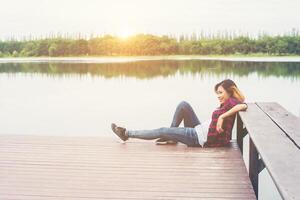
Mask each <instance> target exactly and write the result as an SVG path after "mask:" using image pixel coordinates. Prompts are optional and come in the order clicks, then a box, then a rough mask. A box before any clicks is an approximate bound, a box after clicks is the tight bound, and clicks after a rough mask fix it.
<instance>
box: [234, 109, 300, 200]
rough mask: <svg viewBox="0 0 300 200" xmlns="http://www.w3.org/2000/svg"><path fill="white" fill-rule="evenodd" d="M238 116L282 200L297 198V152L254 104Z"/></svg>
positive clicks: (299, 178)
mask: <svg viewBox="0 0 300 200" xmlns="http://www.w3.org/2000/svg"><path fill="white" fill-rule="evenodd" d="M239 115H240V116H241V119H242V121H243V123H244V124H245V126H246V127H247V130H248V132H249V135H250V137H251V138H252V141H253V143H254V144H255V146H256V148H257V150H258V152H259V154H260V156H261V158H262V160H263V162H264V163H265V165H266V168H267V169H268V171H269V173H270V175H271V177H272V179H273V181H274V183H275V185H276V186H277V188H278V190H279V192H280V194H281V195H282V197H283V198H284V199H299V198H300V190H299V185H300V156H299V155H300V154H299V149H298V148H297V147H296V146H295V145H294V144H293V143H292V142H291V140H290V139H289V138H288V137H287V136H286V135H285V134H284V133H283V132H282V130H280V129H279V128H278V126H277V125H276V124H274V122H273V121H272V120H271V119H270V118H269V117H268V116H267V115H266V114H265V113H264V112H262V110H261V109H260V108H259V107H258V106H257V105H256V104H254V103H249V104H248V109H247V111H246V112H239Z"/></svg>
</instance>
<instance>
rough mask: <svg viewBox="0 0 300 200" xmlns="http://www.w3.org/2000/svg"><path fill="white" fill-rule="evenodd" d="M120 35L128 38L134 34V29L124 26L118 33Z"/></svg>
mask: <svg viewBox="0 0 300 200" xmlns="http://www.w3.org/2000/svg"><path fill="white" fill-rule="evenodd" d="M118 35H119V37H120V38H122V39H127V38H128V37H130V36H133V35H134V31H133V30H132V29H130V28H123V29H122V30H120V32H119V33H118Z"/></svg>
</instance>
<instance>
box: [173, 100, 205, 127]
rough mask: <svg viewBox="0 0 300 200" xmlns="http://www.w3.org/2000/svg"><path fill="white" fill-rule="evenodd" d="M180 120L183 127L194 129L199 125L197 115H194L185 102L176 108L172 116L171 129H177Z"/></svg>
mask: <svg viewBox="0 0 300 200" xmlns="http://www.w3.org/2000/svg"><path fill="white" fill-rule="evenodd" d="M182 120H183V123H184V127H191V128H194V127H195V126H197V125H198V124H200V121H199V119H198V117H197V115H196V114H195V112H194V110H193V108H192V107H191V105H190V104H189V103H187V102H186V101H182V102H181V103H179V105H178V106H177V108H176V111H175V113H174V116H173V120H172V123H171V127H178V126H179V125H180V123H181V122H182Z"/></svg>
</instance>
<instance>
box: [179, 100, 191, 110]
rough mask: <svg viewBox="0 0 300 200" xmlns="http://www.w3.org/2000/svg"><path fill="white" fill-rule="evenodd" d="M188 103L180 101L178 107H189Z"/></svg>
mask: <svg viewBox="0 0 300 200" xmlns="http://www.w3.org/2000/svg"><path fill="white" fill-rule="evenodd" d="M189 106H190V104H189V103H188V102H186V101H181V102H180V103H179V104H178V107H180V108H186V107H189Z"/></svg>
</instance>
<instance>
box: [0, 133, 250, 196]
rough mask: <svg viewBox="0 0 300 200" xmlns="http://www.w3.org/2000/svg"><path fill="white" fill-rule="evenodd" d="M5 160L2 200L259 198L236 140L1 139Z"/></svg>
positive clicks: (0, 167)
mask: <svg viewBox="0 0 300 200" xmlns="http://www.w3.org/2000/svg"><path fill="white" fill-rule="evenodd" d="M0 158H1V159H0V199H22V200H23V199H25V200H26V199H32V200H34V199H208V198H209V199H214V200H216V199H255V195H254V192H253V188H252V185H251V183H250V181H249V178H248V175H247V171H246V168H245V165H244V162H243V160H242V157H241V153H240V151H239V150H238V148H237V145H236V143H233V144H232V147H230V148H228V147H227V148H226V147H224V148H207V149H206V148H204V149H202V148H191V147H186V146H185V145H182V144H178V145H171V146H169V145H168V146H164V145H155V144H154V142H153V141H142V140H134V139H133V140H130V141H128V142H126V143H125V144H123V143H120V142H119V140H118V139H117V138H113V136H112V138H103V137H97V138H84V137H78V138H68V137H47V136H45V137H38V136H4V135H2V136H0Z"/></svg>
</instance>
